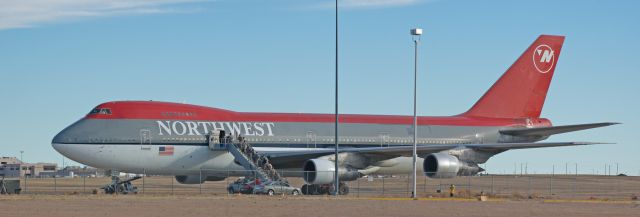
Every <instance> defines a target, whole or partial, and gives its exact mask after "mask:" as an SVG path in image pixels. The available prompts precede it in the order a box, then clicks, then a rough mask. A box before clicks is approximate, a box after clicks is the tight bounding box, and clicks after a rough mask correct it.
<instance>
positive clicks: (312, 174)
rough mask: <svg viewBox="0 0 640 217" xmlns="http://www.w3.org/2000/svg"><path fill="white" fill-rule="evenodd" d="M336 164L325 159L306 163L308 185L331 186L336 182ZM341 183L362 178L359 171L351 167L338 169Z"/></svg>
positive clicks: (305, 172) (305, 174) (305, 177)
mask: <svg viewBox="0 0 640 217" xmlns="http://www.w3.org/2000/svg"><path fill="white" fill-rule="evenodd" d="M335 166H336V165H335V163H334V162H333V161H330V160H325V159H311V160H307V162H305V163H304V167H303V168H302V170H303V171H304V175H303V178H304V181H305V182H306V183H307V184H331V183H333V181H334V174H335V171H336V170H335V169H336V168H335ZM338 172H339V173H340V177H339V178H340V181H341V182H342V181H353V180H356V179H358V178H360V177H361V176H362V174H361V173H360V172H358V170H356V169H353V168H350V167H340V168H338Z"/></svg>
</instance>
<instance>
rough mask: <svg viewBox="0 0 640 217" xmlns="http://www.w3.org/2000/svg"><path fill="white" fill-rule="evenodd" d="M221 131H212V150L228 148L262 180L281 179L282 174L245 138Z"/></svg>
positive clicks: (210, 141) (210, 146)
mask: <svg viewBox="0 0 640 217" xmlns="http://www.w3.org/2000/svg"><path fill="white" fill-rule="evenodd" d="M222 135H223V136H220V133H216V132H212V133H211V134H210V136H209V137H210V138H209V148H210V149H211V150H221V149H226V150H227V151H229V153H231V154H232V155H233V156H234V157H235V159H236V161H238V162H239V163H240V165H242V167H244V169H246V170H249V171H252V173H253V174H254V176H255V177H256V178H260V180H264V181H266V180H273V181H275V180H280V179H281V177H282V176H280V174H279V173H278V171H276V170H275V168H273V166H272V165H271V163H269V161H268V159H267V158H266V156H263V155H261V154H260V153H258V152H257V151H256V150H255V149H253V147H252V146H251V144H249V143H248V142H247V141H246V140H245V139H244V138H242V137H238V138H233V137H224V134H222ZM216 140H217V141H216Z"/></svg>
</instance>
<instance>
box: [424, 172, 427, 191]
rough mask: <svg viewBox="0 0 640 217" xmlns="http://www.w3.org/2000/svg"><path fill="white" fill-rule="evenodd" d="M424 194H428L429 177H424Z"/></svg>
mask: <svg viewBox="0 0 640 217" xmlns="http://www.w3.org/2000/svg"><path fill="white" fill-rule="evenodd" d="M424 193H427V176H424Z"/></svg>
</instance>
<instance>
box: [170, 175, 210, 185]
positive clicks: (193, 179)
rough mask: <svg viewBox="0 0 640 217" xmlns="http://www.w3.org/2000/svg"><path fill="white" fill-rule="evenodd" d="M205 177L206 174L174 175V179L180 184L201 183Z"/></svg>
mask: <svg viewBox="0 0 640 217" xmlns="http://www.w3.org/2000/svg"><path fill="white" fill-rule="evenodd" d="M206 179H207V177H206V176H202V177H200V175H188V176H176V181H178V183H180V184H202V183H203V182H204V181H205V180H206Z"/></svg>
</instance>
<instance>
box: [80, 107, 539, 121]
mask: <svg viewBox="0 0 640 217" xmlns="http://www.w3.org/2000/svg"><path fill="white" fill-rule="evenodd" d="M96 108H108V109H111V114H89V115H87V116H86V118H89V119H153V120H200V121H203V120H211V121H232V122H244V121H248V122H317V123H333V122H334V121H335V120H334V115H333V114H303V113H256V112H234V111H229V110H224V109H218V108H211V107H204V106H196V105H189V104H180V103H168V102H154V101H122V102H108V103H103V104H101V105H99V106H97V107H96ZM340 123H362V124H413V117H411V116H399V115H354V114H341V115H340ZM525 123H526V122H525V120H524V119H503V118H482V117H463V116H450V117H419V118H418V124H419V125H451V126H514V125H524V124H525ZM534 124H535V125H547V124H549V123H548V120H546V119H536V120H535V123H534ZM549 125H550V124H549Z"/></svg>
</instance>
